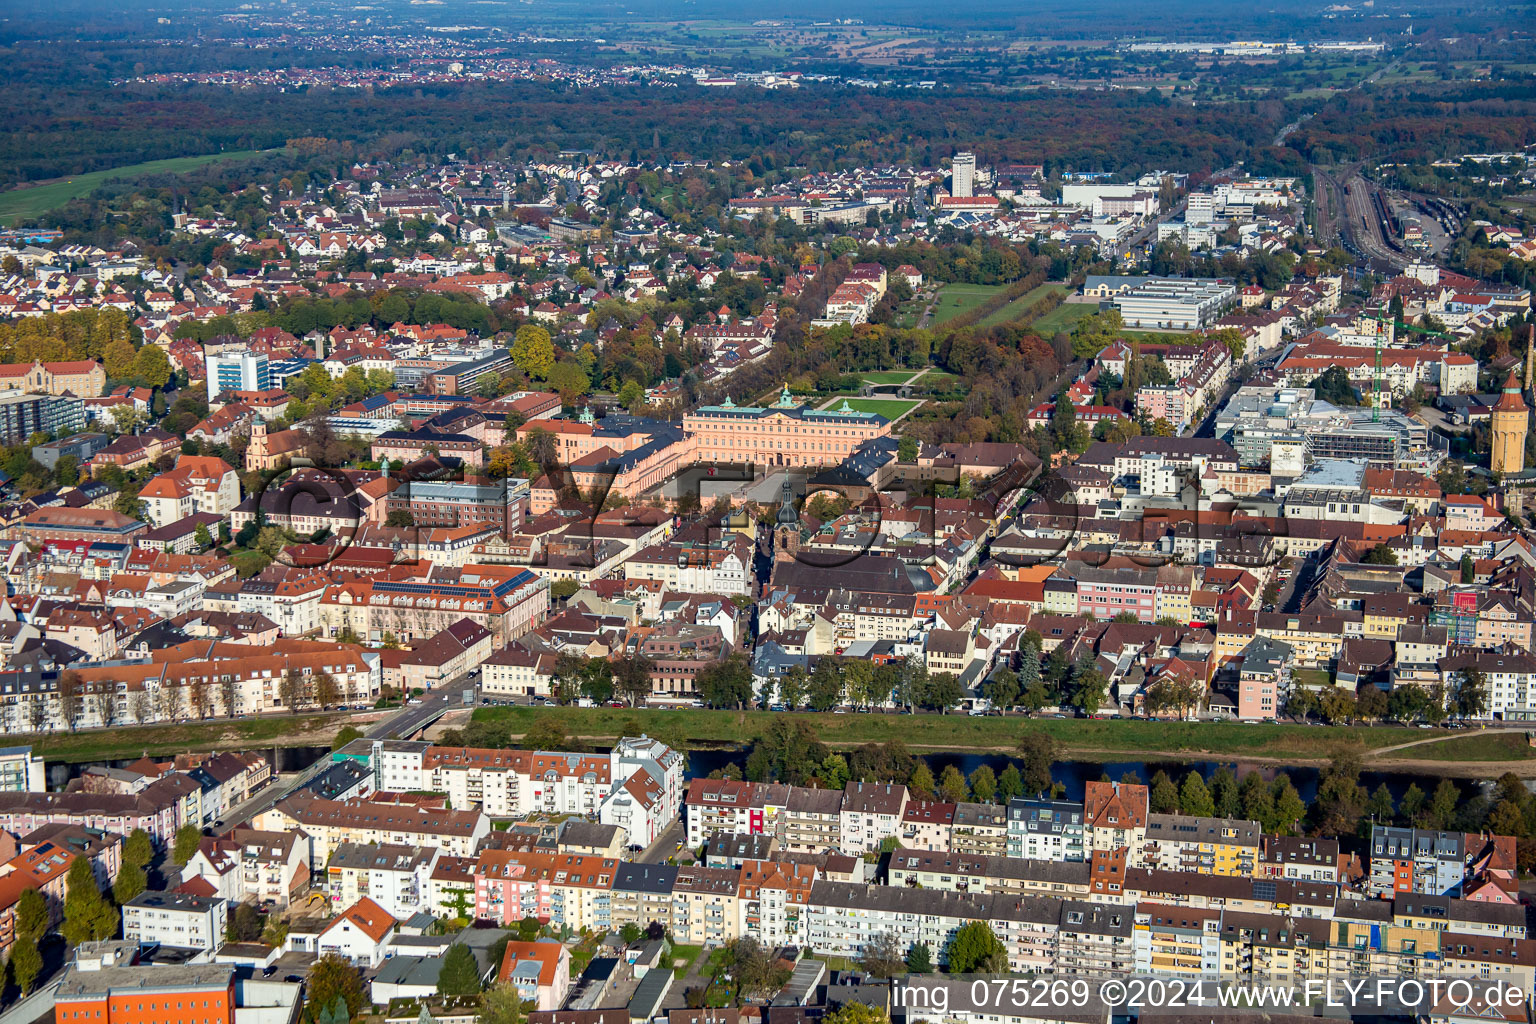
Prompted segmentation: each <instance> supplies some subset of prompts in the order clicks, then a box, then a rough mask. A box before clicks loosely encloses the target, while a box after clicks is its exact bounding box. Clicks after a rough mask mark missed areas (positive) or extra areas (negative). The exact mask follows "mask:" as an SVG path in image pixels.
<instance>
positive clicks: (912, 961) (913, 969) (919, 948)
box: [907, 942, 933, 974]
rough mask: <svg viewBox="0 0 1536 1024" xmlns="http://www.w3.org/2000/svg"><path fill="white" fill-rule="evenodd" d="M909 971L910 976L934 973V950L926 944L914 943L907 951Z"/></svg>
mask: <svg viewBox="0 0 1536 1024" xmlns="http://www.w3.org/2000/svg"><path fill="white" fill-rule="evenodd" d="M907 971H908V973H910V974H932V973H933V950H931V949H929V948H928V943H926V942H914V943H912V948H911V949H909V950H907Z"/></svg>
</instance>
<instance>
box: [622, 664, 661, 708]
mask: <svg viewBox="0 0 1536 1024" xmlns="http://www.w3.org/2000/svg"><path fill="white" fill-rule="evenodd" d="M653 668H655V664H654V663H653V662H652V661H651V659H649V658H647V657H646V656H645V655H643V654H636V655H633V656H630V657H624V658H620V659H619V660H618V662H617V663H616V664H615V665H614V669H613V681H614V685H615V686H616V687H617V689H618V691H619V692H620V693H622V694H623V695H624V699H625V700H627V701H628V702H629V705H630V707H634V705H635V704H636V703H637V702H638V701H640V700H641V699H643V698H644V697H646V696H648V695H649V694H650V692H651V669H653Z"/></svg>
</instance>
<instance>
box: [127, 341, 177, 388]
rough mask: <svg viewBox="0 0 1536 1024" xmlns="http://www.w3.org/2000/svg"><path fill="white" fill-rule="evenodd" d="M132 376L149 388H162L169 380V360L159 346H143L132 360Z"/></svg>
mask: <svg viewBox="0 0 1536 1024" xmlns="http://www.w3.org/2000/svg"><path fill="white" fill-rule="evenodd" d="M133 374H134V376H136V377H138V378H139V379H140V380H142V381H143V382H144V383H145V384H147V385H148V386H150V387H151V388H163V387H165V382H166V381H168V380H170V379H171V360H170V358H169V357H168V356H166V354H165V349H163V348H161V347H160V346H159V345H145V346H144V347H142V348H140V349H139V354H138V355H136V356H134V359H133Z"/></svg>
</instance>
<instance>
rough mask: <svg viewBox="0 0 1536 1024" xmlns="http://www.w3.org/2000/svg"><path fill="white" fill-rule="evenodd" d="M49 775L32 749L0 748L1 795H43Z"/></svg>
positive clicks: (41, 760)
mask: <svg viewBox="0 0 1536 1024" xmlns="http://www.w3.org/2000/svg"><path fill="white" fill-rule="evenodd" d="M47 789H48V774H47V772H46V771H45V770H44V767H43V759H42V758H41V757H34V756H33V755H32V748H31V747H0V793H43V792H46V791H47Z"/></svg>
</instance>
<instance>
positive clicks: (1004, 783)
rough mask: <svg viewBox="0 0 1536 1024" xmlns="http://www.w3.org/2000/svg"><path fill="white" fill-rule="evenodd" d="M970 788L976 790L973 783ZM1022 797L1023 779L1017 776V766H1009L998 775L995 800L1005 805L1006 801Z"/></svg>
mask: <svg viewBox="0 0 1536 1024" xmlns="http://www.w3.org/2000/svg"><path fill="white" fill-rule="evenodd" d="M971 788H972V789H975V788H976V786H975V783H974V782H972V784H971ZM1023 795H1024V777H1023V776H1022V775H1020V774H1019V766H1018V765H1016V764H1010V765H1008V767H1006V768H1004V769H1003V770H1002V771H1001V772H999V773H998V776H997V800H998V802H999V803H1002V804H1006V803H1008V801H1010V800H1016V799H1018V798H1019V797H1021V796H1023Z"/></svg>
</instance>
